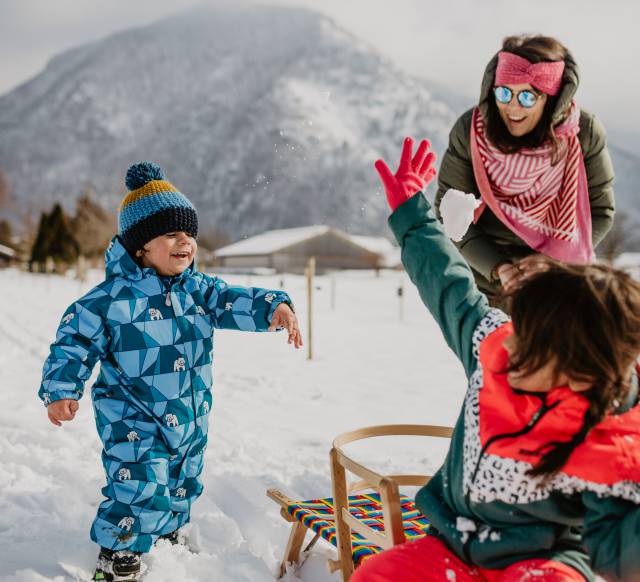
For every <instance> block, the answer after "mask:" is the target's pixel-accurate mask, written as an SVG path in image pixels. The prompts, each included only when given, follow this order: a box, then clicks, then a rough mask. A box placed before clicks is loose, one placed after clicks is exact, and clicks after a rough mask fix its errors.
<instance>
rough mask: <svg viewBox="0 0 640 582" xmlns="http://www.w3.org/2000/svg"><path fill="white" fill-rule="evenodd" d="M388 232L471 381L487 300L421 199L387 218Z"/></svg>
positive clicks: (409, 202)
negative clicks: (474, 339) (476, 333)
mask: <svg viewBox="0 0 640 582" xmlns="http://www.w3.org/2000/svg"><path fill="white" fill-rule="evenodd" d="M389 226H390V227H391V230H392V231H393V234H394V235H395V237H396V239H397V241H398V243H399V244H400V248H401V249H402V264H403V265H404V268H405V269H406V271H407V273H408V274H409V277H410V278H411V280H412V281H413V283H414V284H415V286H416V287H417V288H418V291H419V293H420V297H421V298H422V301H423V302H424V304H425V305H426V306H427V308H428V309H429V311H430V312H431V314H432V315H433V317H434V318H435V320H436V321H437V322H438V324H439V325H440V328H441V329H442V333H443V335H444V337H445V340H446V341H447V344H448V345H449V347H450V348H451V349H452V350H453V351H454V352H455V354H456V355H457V356H458V358H459V359H460V361H461V362H462V364H463V366H464V368H465V371H466V373H467V376H470V375H471V373H472V372H473V371H474V369H475V367H476V357H475V356H474V351H473V346H472V336H473V332H474V331H475V329H476V327H477V326H478V324H479V323H480V321H481V320H482V318H483V317H484V316H485V315H487V313H488V312H489V311H490V308H489V305H488V302H487V298H486V297H485V296H484V295H483V294H482V293H481V292H480V291H479V290H478V288H477V287H476V284H475V282H474V280H473V274H472V273H471V269H470V268H469V266H468V265H467V263H466V262H465V260H464V259H463V258H462V255H460V252H459V251H458V249H457V248H456V247H455V245H454V244H453V243H452V242H451V241H450V240H449V239H448V237H447V236H446V235H445V233H444V231H443V229H442V225H441V224H440V222H439V221H438V219H437V218H436V217H435V215H434V213H433V211H432V209H431V205H430V204H429V202H428V201H427V200H426V198H425V197H424V196H423V195H422V194H421V193H419V194H416V195H415V196H413V197H412V198H411V199H409V200H408V201H407V202H405V203H404V204H402V206H400V207H399V208H398V209H397V210H396V211H395V212H394V213H393V214H392V215H391V217H390V218H389Z"/></svg>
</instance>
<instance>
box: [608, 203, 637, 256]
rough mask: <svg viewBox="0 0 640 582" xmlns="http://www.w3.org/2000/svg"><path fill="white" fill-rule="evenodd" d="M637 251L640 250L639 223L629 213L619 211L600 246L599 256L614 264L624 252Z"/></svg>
mask: <svg viewBox="0 0 640 582" xmlns="http://www.w3.org/2000/svg"><path fill="white" fill-rule="evenodd" d="M637 250H640V230H639V226H638V223H637V222H636V221H635V220H634V219H633V217H631V215H630V214H629V213H628V212H625V211H624V210H619V211H618V212H617V213H616V217H615V220H614V222H613V227H612V228H611V230H610V231H609V233H608V234H607V236H606V237H605V238H604V240H603V241H602V242H601V243H600V245H599V246H598V255H599V256H600V257H602V258H603V259H605V260H607V261H609V262H610V263H612V262H613V261H614V260H615V259H616V257H617V256H618V255H621V254H622V253H623V252H625V251H637Z"/></svg>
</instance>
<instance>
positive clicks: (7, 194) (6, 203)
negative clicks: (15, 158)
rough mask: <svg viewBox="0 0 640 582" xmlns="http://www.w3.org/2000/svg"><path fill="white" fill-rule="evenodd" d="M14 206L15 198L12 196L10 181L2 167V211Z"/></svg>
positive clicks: (0, 173)
mask: <svg viewBox="0 0 640 582" xmlns="http://www.w3.org/2000/svg"><path fill="white" fill-rule="evenodd" d="M12 206H13V198H12V196H11V190H10V189H9V182H8V181H7V176H6V174H5V173H4V171H3V170H2V169H0V212H2V211H3V210H8V209H10V208H11V207H12Z"/></svg>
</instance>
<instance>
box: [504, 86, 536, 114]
mask: <svg viewBox="0 0 640 582" xmlns="http://www.w3.org/2000/svg"><path fill="white" fill-rule="evenodd" d="M493 94H494V95H495V98H496V101H497V102H498V103H502V104H503V105H506V104H507V103H511V100H512V99H513V91H512V90H511V89H509V87H503V86H500V87H494V88H493ZM538 97H539V95H538V94H537V93H534V92H533V91H529V90H528V89H525V90H524V91H519V92H518V94H517V95H516V98H517V99H518V103H519V104H520V105H521V106H522V107H524V108H525V109H531V108H532V107H533V106H534V105H535V104H536V102H537V101H538Z"/></svg>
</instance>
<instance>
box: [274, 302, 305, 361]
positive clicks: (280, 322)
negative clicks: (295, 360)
mask: <svg viewBox="0 0 640 582" xmlns="http://www.w3.org/2000/svg"><path fill="white" fill-rule="evenodd" d="M279 327H280V328H284V329H286V330H287V332H288V333H289V339H288V343H290V344H293V345H294V346H295V348H296V350H297V349H298V348H300V347H302V335H301V334H300V328H299V327H298V318H297V317H296V314H295V313H294V312H293V311H292V309H291V307H289V306H288V305H287V304H286V303H281V304H280V305H278V307H276V310H275V311H274V312H273V317H272V318H271V325H270V326H269V331H276V330H277V329H278V328H279Z"/></svg>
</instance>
